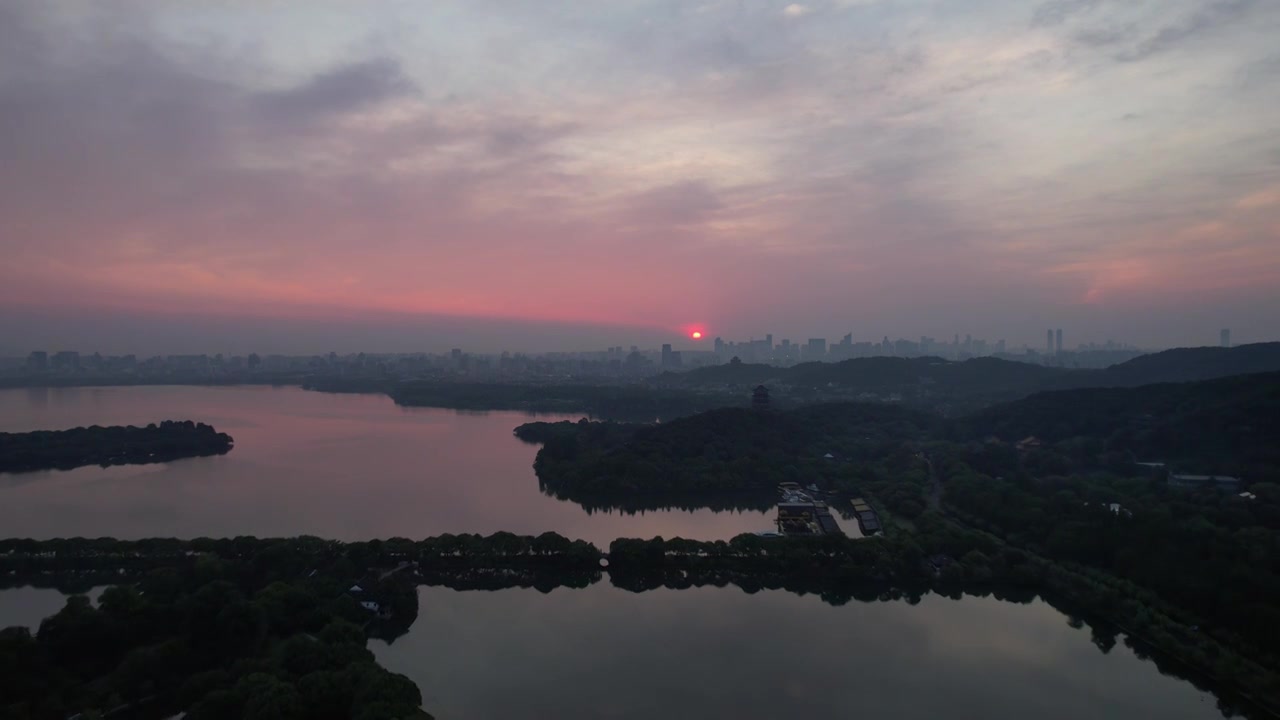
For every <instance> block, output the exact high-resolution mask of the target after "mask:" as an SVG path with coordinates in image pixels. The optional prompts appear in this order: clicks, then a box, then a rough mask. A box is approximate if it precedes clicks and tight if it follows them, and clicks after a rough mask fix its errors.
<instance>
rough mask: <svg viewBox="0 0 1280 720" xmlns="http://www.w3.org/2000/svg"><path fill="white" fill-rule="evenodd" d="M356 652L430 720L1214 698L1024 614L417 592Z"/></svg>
mask: <svg viewBox="0 0 1280 720" xmlns="http://www.w3.org/2000/svg"><path fill="white" fill-rule="evenodd" d="M419 598H420V610H419V615H418V620H417V622H416V623H415V624H414V625H413V627H412V629H411V630H410V631H409V634H408V635H406V636H404V637H401V638H399V639H397V640H395V641H394V642H393V643H392V644H390V645H387V644H386V643H384V642H382V641H377V640H375V641H371V643H370V647H371V649H373V651H374V653H375V654H376V655H377V656H378V660H379V662H380V663H382V665H384V666H385V667H387V668H389V669H391V670H392V671H395V672H399V673H403V674H405V675H407V676H409V677H410V678H412V679H413V680H414V682H416V683H417V684H418V687H419V688H420V689H421V690H422V694H423V700H424V707H425V708H426V709H427V711H429V712H431V713H433V714H435V715H436V717H439V718H442V719H443V718H480V717H494V718H499V717H522V718H523V717H529V718H553V717H554V718H560V717H565V718H569V717H582V718H637V719H639V718H716V717H724V718H808V717H813V718H845V717H862V718H905V719H908V720H916V719H919V720H933V719H934V718H947V719H949V720H961V719H965V718H973V719H974V720H979V719H990V718H1017V719H1022V718H1036V719H1037V720H1054V719H1057V718H1061V719H1062V720H1078V719H1079V718H1116V719H1117V720H1121V719H1123V720H1134V719H1136V718H1161V719H1162V720H1182V719H1186V720H1191V719H1206V720H1207V719H1209V718H1221V717H1222V715H1221V713H1219V712H1218V710H1217V707H1216V701H1215V699H1214V698H1213V696H1212V695H1210V694H1207V693H1203V692H1200V691H1199V690H1197V689H1196V688H1195V687H1193V686H1192V685H1191V684H1189V683H1187V682H1185V681H1182V680H1179V679H1177V678H1173V677H1167V676H1164V675H1161V674H1160V672H1159V671H1158V670H1157V669H1156V666H1155V664H1154V663H1152V662H1148V661H1144V660H1141V659H1139V658H1137V657H1135V656H1134V654H1133V653H1132V651H1131V650H1129V649H1128V648H1126V647H1125V646H1124V645H1123V643H1119V644H1117V645H1115V646H1114V647H1113V648H1112V649H1111V650H1110V652H1109V653H1107V654H1105V655H1104V654H1103V653H1102V652H1101V651H1100V650H1099V649H1098V648H1097V647H1096V646H1095V645H1094V644H1093V642H1092V641H1091V640H1090V633H1089V630H1088V629H1075V628H1073V627H1070V626H1069V625H1068V624H1067V618H1066V617H1065V616H1063V615H1062V614H1061V613H1059V612H1058V611H1057V610H1055V609H1054V608H1053V607H1051V606H1049V605H1048V604H1046V603H1043V602H1041V601H1039V600H1037V601H1035V602H1033V603H1030V604H1025V605H1020V604H1014V603H1007V602H1001V601H998V600H995V599H993V598H976V597H965V598H964V599H962V600H950V599H947V598H944V597H940V596H937V595H927V596H925V598H924V599H923V600H922V601H921V602H920V603H919V604H918V605H914V606H913V605H910V604H908V603H906V602H903V601H897V602H879V603H862V602H857V601H854V602H850V603H849V604H847V605H844V606H840V607H833V606H830V605H827V604H825V603H823V602H822V601H821V600H820V599H819V598H817V597H816V596H798V595H793V594H790V593H787V592H783V591H763V592H759V593H755V594H752V595H748V594H746V593H744V592H742V591H741V590H738V589H736V588H711V587H705V588H697V589H690V590H654V591H650V592H645V593H639V594H636V593H631V592H628V591H625V590H619V589H617V588H615V587H613V586H612V585H610V584H609V582H608V580H607V579H606V580H605V581H603V582H599V583H596V584H595V585H592V586H591V587H589V588H587V589H583V590H572V589H566V588H561V589H557V590H555V591H553V592H551V593H549V594H545V595H544V594H542V593H540V592H538V591H536V590H502V591H498V592H475V591H472V592H459V591H455V590H448V589H444V588H420V589H419Z"/></svg>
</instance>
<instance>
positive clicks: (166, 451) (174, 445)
mask: <svg viewBox="0 0 1280 720" xmlns="http://www.w3.org/2000/svg"><path fill="white" fill-rule="evenodd" d="M233 444H234V441H233V440H232V439H231V436H230V435H228V434H226V433H221V432H218V431H217V430H215V429H214V428H213V426H211V425H205V424H204V423H196V422H192V421H190V420H185V421H175V420H166V421H164V422H162V423H160V424H159V425H157V424H155V423H151V424H150V425H147V426H146V427H136V426H133V425H125V426H111V427H102V426H99V425H93V426H91V427H78V428H72V429H70V430H37V431H34V432H25V433H0V473H19V472H31V471H35V470H70V469H72V468H77V467H81V466H84V465H101V466H102V467H107V466H109V465H141V464H146V463H163V462H170V461H172V460H178V459H181V458H188V457H204V456H207V455H222V454H225V453H226V452H228V451H230V450H231V448H232V446H233Z"/></svg>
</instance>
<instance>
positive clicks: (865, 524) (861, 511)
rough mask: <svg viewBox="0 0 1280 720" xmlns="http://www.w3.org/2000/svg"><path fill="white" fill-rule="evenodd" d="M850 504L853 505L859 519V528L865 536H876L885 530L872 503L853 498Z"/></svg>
mask: <svg viewBox="0 0 1280 720" xmlns="http://www.w3.org/2000/svg"><path fill="white" fill-rule="evenodd" d="M850 503H851V504H852V505H853V512H854V515H855V516H857V518H858V527H859V528H860V529H861V530H862V534H863V535H874V534H876V533H878V532H882V531H883V530H884V525H882V524H881V523H880V516H879V515H877V514H876V511H875V510H874V509H873V508H872V507H871V504H870V503H868V502H867V501H866V500H863V499H862V498H860V497H858V498H853V499H852V500H851V501H850Z"/></svg>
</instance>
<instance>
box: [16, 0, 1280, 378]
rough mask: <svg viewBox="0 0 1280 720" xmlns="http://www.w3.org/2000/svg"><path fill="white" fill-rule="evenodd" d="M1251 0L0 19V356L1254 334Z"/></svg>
mask: <svg viewBox="0 0 1280 720" xmlns="http://www.w3.org/2000/svg"><path fill="white" fill-rule="evenodd" d="M1278 36H1280V4H1277V3H1268V2H1262V1H1261V0H1203V1H1202V0H1166V1H1164V2H1119V0H1047V1H1045V2H1038V3H1021V2H1014V1H1013V0H983V1H982V2H975V3H963V4H945V3H932V4H931V3H921V2H898V1H895V0H821V1H819V0H814V1H813V2H804V3H788V2H758V3H743V2H721V1H715V0H709V1H707V2H702V3H686V2H676V1H675V0H653V1H649V0H628V1H627V2H619V3H607V4H592V5H584V4H580V3H569V2H556V1H550V0H549V1H548V2H544V3H537V4H528V3H519V2H505V1H503V0H490V1H486V2H473V3H464V2H441V3H432V4H430V5H413V4H391V3H359V4H355V3H345V2H313V3H307V4H305V5H304V4H291V3H273V4H270V5H265V6H264V5H259V4H250V3H244V4H238V3H217V4H214V3H204V4H200V5H199V6H191V5H187V4H172V3H161V2H151V1H147V0H128V1H127V2H119V3H110V4H109V5H106V4H99V3H88V2H21V1H18V2H3V3H0V186H3V187H4V188H5V190H4V192H0V250H3V252H4V256H5V262H4V263H3V264H0V353H3V354H21V353H25V352H28V351H30V350H33V349H46V350H58V349H77V350H81V351H85V352H93V351H95V350H97V351H101V352H103V353H108V354H121V353H137V354H166V353H200V352H207V353H215V352H224V353H226V352H232V353H244V352H250V351H257V352H280V353H297V354H311V353H318V352H327V351H330V350H333V351H337V352H355V351H370V352H413V351H428V352H439V351H442V350H447V349H448V348H450V347H463V348H465V349H468V350H475V351H481V352H496V351H501V350H512V351H531V352H541V351H549V350H557V349H561V350H597V349H601V348H603V347H607V346H611V345H623V346H630V345H632V344H635V345H640V346H642V347H654V346H656V345H658V344H660V343H663V342H672V343H675V344H676V345H677V347H686V348H691V347H695V346H696V345H695V344H694V343H693V342H691V341H690V340H689V339H688V337H687V334H688V331H689V330H690V329H691V328H694V327H697V328H699V329H701V330H702V331H703V332H704V334H705V337H704V339H703V341H702V343H703V344H702V347H706V348H710V340H711V338H713V337H715V336H721V337H723V338H725V339H726V340H745V339H747V338H750V337H753V336H754V337H756V338H762V337H763V336H764V334H765V333H773V334H774V338H775V341H777V340H780V339H781V338H783V337H787V338H789V339H791V340H792V341H793V342H803V341H804V340H806V339H807V338H809V337H826V338H827V339H828V340H836V339H838V338H839V337H841V336H843V335H844V334H845V333H848V332H852V333H853V335H854V338H855V340H878V339H879V338H881V337H883V336H885V335H888V336H890V337H891V338H897V337H905V338H909V339H916V338H919V337H920V336H921V335H927V336H932V337H934V338H937V339H938V340H940V341H949V340H950V338H951V337H952V336H953V335H954V334H955V333H959V334H960V336H961V338H963V337H964V336H965V335H966V334H969V335H972V336H973V337H975V338H984V339H987V340H989V341H995V340H999V339H1005V340H1006V341H1007V342H1008V344H1009V346H1010V347H1020V346H1022V345H1023V344H1026V345H1028V346H1030V347H1032V348H1037V347H1039V346H1040V345H1041V344H1042V343H1043V339H1044V330H1045V329H1046V328H1063V330H1064V346H1065V347H1067V348H1074V347H1075V346H1076V345H1077V343H1088V342H1097V343H1101V342H1104V341H1106V340H1108V339H1112V340H1116V341H1120V342H1125V343H1130V344H1132V345H1136V346H1139V347H1144V348H1160V347H1177V346H1192V345H1214V344H1216V343H1217V333H1218V330H1219V329H1220V328H1224V327H1225V328H1230V329H1231V331H1232V340H1233V342H1234V343H1236V344H1246V343H1251V342H1259V341H1267V340H1274V339H1278V338H1280V135H1278V134H1277V133H1276V132H1275V128H1277V127H1280V53H1277V51H1276V49H1275V40H1274V39H1275V38H1276V37H1278Z"/></svg>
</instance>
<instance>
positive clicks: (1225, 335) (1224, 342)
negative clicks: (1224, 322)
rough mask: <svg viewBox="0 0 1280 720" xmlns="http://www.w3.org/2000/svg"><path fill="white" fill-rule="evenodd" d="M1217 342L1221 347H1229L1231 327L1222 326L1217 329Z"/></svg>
mask: <svg viewBox="0 0 1280 720" xmlns="http://www.w3.org/2000/svg"><path fill="white" fill-rule="evenodd" d="M1218 344H1219V345H1221V346H1222V347H1227V348H1229V347H1231V328H1222V329H1221V330H1219V331H1218Z"/></svg>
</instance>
